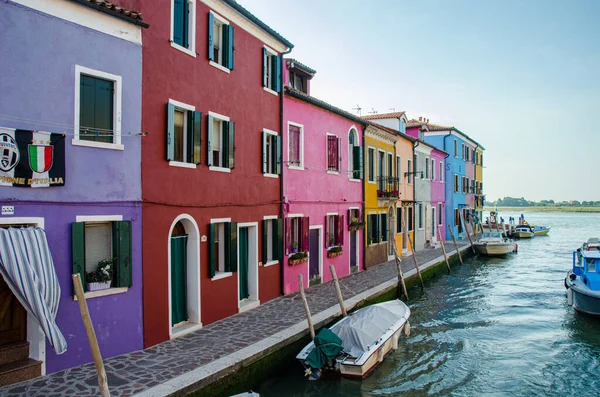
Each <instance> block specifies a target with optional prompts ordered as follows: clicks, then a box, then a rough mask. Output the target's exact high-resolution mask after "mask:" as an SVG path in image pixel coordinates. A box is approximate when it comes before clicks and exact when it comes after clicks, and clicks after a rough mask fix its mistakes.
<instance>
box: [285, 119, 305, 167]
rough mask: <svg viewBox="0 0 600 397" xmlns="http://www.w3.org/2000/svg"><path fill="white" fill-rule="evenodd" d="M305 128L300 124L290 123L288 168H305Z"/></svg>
mask: <svg viewBox="0 0 600 397" xmlns="http://www.w3.org/2000/svg"><path fill="white" fill-rule="evenodd" d="M303 140H304V127H303V126H302V125H300V124H291V123H288V166H289V167H296V168H302V167H303V166H304V160H303V159H304V143H303Z"/></svg>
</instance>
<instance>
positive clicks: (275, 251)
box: [262, 216, 283, 264]
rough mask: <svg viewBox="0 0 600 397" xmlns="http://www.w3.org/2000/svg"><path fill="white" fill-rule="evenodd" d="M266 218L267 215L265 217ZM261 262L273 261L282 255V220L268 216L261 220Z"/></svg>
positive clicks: (279, 258)
mask: <svg viewBox="0 0 600 397" xmlns="http://www.w3.org/2000/svg"><path fill="white" fill-rule="evenodd" d="M266 218H267V217H266ZM262 254H263V262H264V264H269V263H273V262H276V261H279V260H281V259H282V256H283V220H282V219H277V217H275V216H274V217H268V219H264V220H263V247H262Z"/></svg>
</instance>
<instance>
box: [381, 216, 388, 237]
mask: <svg viewBox="0 0 600 397" xmlns="http://www.w3.org/2000/svg"><path fill="white" fill-rule="evenodd" d="M381 218H383V219H382V220H381V237H382V238H383V241H387V240H388V237H387V236H388V224H387V216H382V217H381Z"/></svg>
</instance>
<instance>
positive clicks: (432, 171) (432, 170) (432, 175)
mask: <svg viewBox="0 0 600 397" xmlns="http://www.w3.org/2000/svg"><path fill="white" fill-rule="evenodd" d="M431 180H432V181H435V160H434V159H431Z"/></svg>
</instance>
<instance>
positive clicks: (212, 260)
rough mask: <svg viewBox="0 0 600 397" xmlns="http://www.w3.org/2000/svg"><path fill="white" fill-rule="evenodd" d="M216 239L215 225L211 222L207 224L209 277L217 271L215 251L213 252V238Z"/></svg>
mask: <svg viewBox="0 0 600 397" xmlns="http://www.w3.org/2000/svg"><path fill="white" fill-rule="evenodd" d="M216 239H217V225H216V224H214V223H211V224H210V225H209V226H208V256H209V261H208V271H209V273H208V275H209V277H210V278H213V277H214V276H215V273H216V272H217V252H215V240H216Z"/></svg>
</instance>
